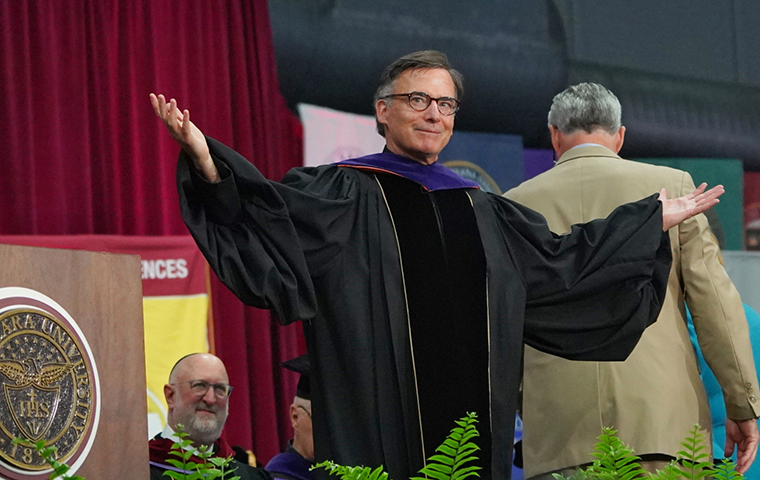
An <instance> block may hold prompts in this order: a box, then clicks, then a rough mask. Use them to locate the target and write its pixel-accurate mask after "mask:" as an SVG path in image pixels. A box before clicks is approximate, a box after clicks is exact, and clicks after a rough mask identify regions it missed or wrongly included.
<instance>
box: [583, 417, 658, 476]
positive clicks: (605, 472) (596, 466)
mask: <svg viewBox="0 0 760 480" xmlns="http://www.w3.org/2000/svg"><path fill="white" fill-rule="evenodd" d="M616 433H617V430H614V429H612V428H610V427H604V428H602V434H601V435H599V437H597V438H598V440H599V441H598V442H597V443H596V445H595V446H594V452H593V453H592V454H591V455H592V456H593V457H594V458H596V460H594V463H593V464H592V465H591V466H590V467H589V468H587V469H586V470H585V472H584V473H585V474H587V475H590V476H593V477H599V478H614V479H620V480H632V479H633V478H637V477H642V476H646V472H645V471H644V469H643V468H641V465H640V463H639V461H640V460H641V458H640V457H638V456H636V454H635V452H634V451H633V449H632V448H630V447H629V446H627V445H626V444H624V443H623V442H621V441H620V438H618V437H617V436H616Z"/></svg>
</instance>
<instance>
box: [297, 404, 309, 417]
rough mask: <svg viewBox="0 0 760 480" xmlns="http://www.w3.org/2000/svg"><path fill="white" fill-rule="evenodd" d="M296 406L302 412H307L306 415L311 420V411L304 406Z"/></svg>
mask: <svg viewBox="0 0 760 480" xmlns="http://www.w3.org/2000/svg"><path fill="white" fill-rule="evenodd" d="M296 406H297V407H298V408H300V409H301V410H303V411H304V412H306V415H308V416H309V418H311V412H310V411H308V410H306V408H304V407H303V406H302V405H296Z"/></svg>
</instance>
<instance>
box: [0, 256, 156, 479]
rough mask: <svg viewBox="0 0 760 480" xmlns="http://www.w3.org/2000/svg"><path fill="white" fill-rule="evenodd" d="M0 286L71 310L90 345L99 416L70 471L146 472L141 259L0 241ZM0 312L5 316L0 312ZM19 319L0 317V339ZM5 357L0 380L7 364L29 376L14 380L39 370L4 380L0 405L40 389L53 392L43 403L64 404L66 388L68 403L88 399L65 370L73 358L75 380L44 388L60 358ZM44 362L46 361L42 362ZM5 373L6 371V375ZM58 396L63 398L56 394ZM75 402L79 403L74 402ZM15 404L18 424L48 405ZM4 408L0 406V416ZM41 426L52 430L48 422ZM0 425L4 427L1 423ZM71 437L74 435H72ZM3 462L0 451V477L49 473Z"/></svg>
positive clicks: (96, 475) (92, 474)
mask: <svg viewBox="0 0 760 480" xmlns="http://www.w3.org/2000/svg"><path fill="white" fill-rule="evenodd" d="M3 287H22V288H24V289H31V290H33V291H36V292H39V293H40V294H42V295H44V296H46V297H49V298H50V299H52V300H54V302H56V303H57V304H58V305H59V306H60V307H62V309H63V310H65V312H67V313H68V314H70V316H71V318H72V319H73V320H74V321H75V322H76V324H77V325H78V326H79V329H80V330H81V334H82V335H83V336H84V338H85V339H86V343H87V344H89V350H90V351H91V354H92V359H93V361H94V362H93V363H94V364H95V367H96V370H97V374H98V379H99V389H98V392H97V396H98V401H99V405H100V410H99V418H98V419H97V422H96V423H95V425H94V426H93V427H92V435H94V440H92V441H90V442H89V453H88V454H86V456H85V455H84V454H80V457H81V458H82V460H81V461H80V463H81V466H80V467H79V468H78V470H77V471H76V474H77V475H80V476H83V477H85V478H86V479H87V480H99V479H105V478H135V479H142V478H145V479H147V478H148V477H149V475H150V474H149V467H148V426H147V411H146V410H147V402H146V393H145V388H146V386H145V358H144V351H145V349H144V341H143V321H142V311H143V310H142V283H141V277H140V258H139V257H138V256H136V255H121V254H112V253H96V252H86V251H80V250H60V249H50V248H38V247H26V246H17V245H3V244H0V289H2V288H3ZM7 290H9V289H6V291H7ZM0 318H3V317H2V316H0ZM30 318H31V317H30ZM40 318H42V317H40ZM14 322H15V323H14ZM27 322H28V324H29V325H31V324H32V320H31V319H30V320H27ZM39 324H40V325H44V326H45V327H46V328H47V329H48V330H49V332H48V333H49V334H50V335H49V337H51V338H55V336H56V332H57V331H58V330H55V331H54V330H53V327H52V326H51V325H52V324H49V323H48V322H46V320H44V318H43V320H41V321H40V322H39ZM24 325H25V324H24V319H21V320H19V319H18V318H15V319H13V318H6V319H5V322H4V323H3V322H0V335H4V337H3V336H0V339H2V338H5V339H6V340H8V339H11V338H12V336H13V335H16V334H15V333H13V330H14V329H17V328H21V327H24ZM21 333H23V332H21ZM18 335H20V333H19V334H18ZM40 335H42V336H44V335H46V334H40ZM32 337H34V335H27V336H26V337H21V336H19V337H18V338H17V340H18V339H23V338H26V341H28V342H30V343H31V341H30V340H29V339H32V340H33V341H34V343H35V345H36V343H37V342H36V340H37V339H36V338H32ZM58 337H59V340H60V339H61V338H64V337H65V335H64V334H63V333H58ZM40 338H42V337H40ZM45 338H48V337H45ZM14 341H15V340H14ZM40 341H41V343H42V340H40ZM6 343H8V344H9V345H8V346H7V350H8V351H10V350H11V349H12V348H11V347H13V345H12V344H11V343H10V341H7V342H6ZM65 343H71V342H69V341H67V342H65ZM2 345H3V343H2V340H0V347H2ZM16 345H18V343H17V344H16ZM64 347H67V345H66V344H63V346H62V347H56V348H58V350H59V351H60V352H62V353H61V355H63V354H64V353H65V352H66V349H65V348H64ZM67 348H69V350H68V351H69V353H70V352H71V351H73V350H71V349H72V347H71V346H68V347H67ZM51 349H52V351H54V352H55V351H56V350H55V349H54V348H53V347H50V348H49V350H51ZM27 350H28V349H27ZM22 351H23V350H22ZM5 358H6V360H5V362H4V363H5V364H6V365H10V366H6V367H5V371H2V370H0V380H2V381H4V382H5V383H12V382H9V375H11V376H12V375H13V372H14V370H13V368H16V369H17V370H18V369H19V368H20V367H19V366H18V365H22V366H23V367H24V368H25V369H26V370H27V376H26V377H23V378H20V379H18V380H17V381H16V384H22V383H24V379H27V378H32V377H34V375H32V374H33V373H34V371H35V370H36V371H37V376H36V377H34V378H37V381H36V383H35V382H33V381H32V380H27V381H26V385H28V386H27V387H26V388H27V390H26V391H24V390H21V388H22V387H19V386H17V385H15V384H14V385H5V384H4V385H3V389H4V390H3V391H0V397H2V396H3V395H4V396H5V398H6V399H10V400H7V401H6V400H3V399H2V398H0V409H7V410H13V408H16V407H13V408H9V407H8V405H11V404H12V402H11V400H13V399H14V398H19V399H26V397H24V395H27V396H31V397H32V399H33V400H34V398H35V397H37V396H38V395H36V393H35V392H37V393H39V394H40V395H49V396H50V398H53V397H52V396H53V395H58V397H55V402H48V403H55V406H56V407H57V406H59V405H65V404H66V402H65V398H64V396H65V395H69V396H70V397H73V400H71V399H70V402H71V401H73V402H74V405H80V404H84V402H86V401H87V400H88V398H87V397H86V394H87V393H86V392H85V391H84V389H83V388H82V385H81V384H79V383H77V382H78V381H80V380H77V379H79V378H80V377H79V376H78V375H79V374H78V373H76V371H71V369H72V368H73V367H72V366H71V365H73V364H74V363H72V362H73V361H72V362H70V363H69V364H68V365H69V367H68V368H69V374H70V375H71V378H72V379H73V380H72V381H73V383H74V384H75V385H77V386H76V387H75V388H74V389H68V390H67V389H66V388H64V387H61V386H60V385H59V386H55V385H53V386H50V387H48V386H46V385H47V384H45V383H44V382H43V381H42V380H40V376H41V375H42V374H43V373H44V372H45V371H46V369H47V371H50V370H51V369H52V368H54V367H55V366H56V365H58V364H60V361H59V363H58V364H55V363H54V362H55V359H53V360H49V359H50V356H49V355H48V356H47V357H46V358H42V357H39V356H38V358H37V360H38V361H35V360H31V359H29V358H26V359H25V360H24V362H25V363H24V362H21V361H16V362H15V363H13V362H14V361H13V360H10V359H9V354H6V356H5ZM2 359H3V350H2V349H0V366H1V365H2V364H3V361H2ZM45 362H47V366H44V363H45ZM16 364H18V365H16ZM14 365H16V366H15V367H14ZM80 366H81V365H80ZM7 372H10V373H8V374H7V375H5V376H4V373H7ZM81 381H83V380H81ZM48 383H50V382H48ZM59 383H61V382H59ZM32 384H33V385H32ZM55 388H57V389H58V390H55ZM3 392H5V393H3ZM51 392H52V393H51ZM13 395H16V397H13ZM77 396H80V398H82V400H77V398H76V397H77ZM61 398H64V399H63V400H61ZM59 400H60V401H59ZM77 401H79V402H82V403H80V404H77V403H76V402H77ZM17 403H19V404H21V408H20V410H18V408H16V410H15V411H14V412H11V413H12V415H13V421H14V422H16V423H15V424H16V425H20V424H23V422H21V421H19V418H21V416H22V415H27V416H31V415H32V414H33V413H35V412H36V413H38V416H40V417H42V416H43V415H42V413H44V411H45V409H47V410H50V409H51V408H52V407H50V405H48V406H47V407H44V408H42V410H41V411H42V413H40V412H39V411H38V410H39V409H38V410H33V409H31V407H30V405H32V403H31V402H29V401H27V402H23V401H20V400H19V401H18V402H17ZM36 405H39V403H38V404H36ZM19 412H20V413H19ZM6 413H7V412H6ZM2 414H3V412H1V411H0V415H2ZM76 415H80V414H79V413H77V412H76V411H74V412H73V413H72V414H71V415H69V417H68V418H73V419H74V420H76V419H77V418H76ZM9 416H11V415H10V414H9ZM82 416H84V415H82ZM51 422H52V421H51ZM27 423H28V422H27ZM11 425H13V424H12V423H11ZM47 425H48V427H49V429H50V430H51V431H52V427H50V425H51V423H48V424H47ZM0 427H1V428H5V427H3V426H2V425H0ZM48 427H45V428H48ZM19 428H21V427H19ZM24 428H27V427H24ZM29 428H31V427H29ZM67 428H69V427H60V429H62V430H63V429H67ZM79 428H80V427H78V426H76V424H74V426H72V427H71V429H74V430H75V432H74V433H78V429H79ZM42 430H44V428H42V429H41V428H39V427H38V428H37V430H30V431H33V432H39V431H42ZM61 435H63V434H61ZM74 438H76V436H75V435H74ZM2 448H3V444H2V442H0V450H2ZM67 463H69V462H67ZM4 467H6V464H4V463H3V462H2V458H0V478H6V477H7V478H11V479H16V478H19V479H26V478H30V479H37V478H47V476H49V473H48V474H47V475H46V476H43V475H41V474H37V473H34V472H32V473H30V474H27V473H21V474H19V473H10V474H9V473H7V471H6V470H3V468H4Z"/></svg>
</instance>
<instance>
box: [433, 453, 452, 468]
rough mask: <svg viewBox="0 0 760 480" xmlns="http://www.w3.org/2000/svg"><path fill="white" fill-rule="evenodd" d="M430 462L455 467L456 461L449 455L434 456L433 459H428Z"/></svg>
mask: <svg viewBox="0 0 760 480" xmlns="http://www.w3.org/2000/svg"><path fill="white" fill-rule="evenodd" d="M452 453H453V452H452ZM428 461H429V462H438V463H442V464H444V465H454V459H453V458H451V457H450V456H447V455H433V456H432V457H430V458H428Z"/></svg>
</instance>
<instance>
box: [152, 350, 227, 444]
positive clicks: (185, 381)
mask: <svg viewBox="0 0 760 480" xmlns="http://www.w3.org/2000/svg"><path fill="white" fill-rule="evenodd" d="M180 367H181V368H180ZM194 380H203V381H205V382H207V383H209V384H218V383H228V382H229V379H228V377H227V372H226V370H225V368H224V365H223V364H222V362H221V360H219V359H218V358H216V357H214V356H211V355H194V356H192V357H188V358H187V359H185V360H184V361H183V362H182V364H180V365H179V366H178V367H177V369H175V374H174V375H173V378H172V384H171V385H167V386H166V387H165V388H164V393H165V394H166V402H167V404H168V406H169V415H168V417H169V419H168V420H169V425H171V426H172V427H173V428H175V429H176V425H177V424H180V423H181V424H182V425H183V427H184V431H185V432H187V434H188V438H190V439H191V440H192V441H193V444H194V445H196V446H199V445H210V444H212V443H214V442H215V441H216V440H217V439H218V438H219V436H220V435H221V434H222V429H223V428H224V422H225V421H226V420H227V414H228V412H229V397H225V398H219V397H217V395H216V393H214V388H213V386H212V387H210V388H209V389H208V391H207V392H206V393H205V394H204V395H202V396H199V395H196V394H195V393H193V391H192V389H191V386H190V381H194Z"/></svg>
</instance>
